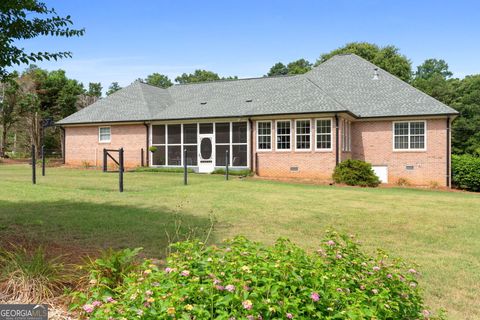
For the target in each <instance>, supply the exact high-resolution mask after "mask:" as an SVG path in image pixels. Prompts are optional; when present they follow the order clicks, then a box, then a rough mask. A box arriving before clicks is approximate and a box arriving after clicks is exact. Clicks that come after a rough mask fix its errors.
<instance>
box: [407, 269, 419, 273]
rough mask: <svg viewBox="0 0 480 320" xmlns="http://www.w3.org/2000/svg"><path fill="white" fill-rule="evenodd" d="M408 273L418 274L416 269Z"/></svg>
mask: <svg viewBox="0 0 480 320" xmlns="http://www.w3.org/2000/svg"><path fill="white" fill-rule="evenodd" d="M408 272H410V273H413V274H415V273H417V270H415V269H409V270H408Z"/></svg>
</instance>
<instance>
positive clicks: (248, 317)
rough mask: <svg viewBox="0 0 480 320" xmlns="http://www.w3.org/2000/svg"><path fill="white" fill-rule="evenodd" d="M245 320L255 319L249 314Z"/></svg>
mask: <svg viewBox="0 0 480 320" xmlns="http://www.w3.org/2000/svg"><path fill="white" fill-rule="evenodd" d="M247 319H248V320H255V317H254V316H252V315H251V314H249V315H248V316H247Z"/></svg>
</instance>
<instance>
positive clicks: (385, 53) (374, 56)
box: [316, 42, 412, 82]
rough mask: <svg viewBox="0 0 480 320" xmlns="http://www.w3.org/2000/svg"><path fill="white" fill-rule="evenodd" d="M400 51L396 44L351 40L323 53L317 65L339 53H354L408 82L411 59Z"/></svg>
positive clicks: (410, 74) (410, 75)
mask: <svg viewBox="0 0 480 320" xmlns="http://www.w3.org/2000/svg"><path fill="white" fill-rule="evenodd" d="M399 51H400V50H399V49H398V48H397V47H395V46H385V47H380V46H378V45H376V44H373V43H368V42H351V43H347V44H346V45H344V46H343V47H340V48H338V49H335V50H333V51H330V52H329V53H324V54H322V55H321V56H320V58H319V59H318V60H317V62H316V65H318V64H320V63H322V62H325V61H326V60H328V59H330V58H331V57H333V56H334V55H337V54H342V53H343V54H345V53H354V54H356V55H358V56H360V57H362V58H364V59H366V60H368V61H370V62H371V63H373V64H375V65H377V66H379V67H380V68H382V69H384V70H386V71H388V72H390V73H391V74H393V75H395V76H397V77H399V78H400V79H402V80H403V81H407V82H408V81H410V79H411V78H412V65H411V62H410V60H408V59H407V57H405V56H404V55H402V54H400V52H399Z"/></svg>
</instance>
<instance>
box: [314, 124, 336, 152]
mask: <svg viewBox="0 0 480 320" xmlns="http://www.w3.org/2000/svg"><path fill="white" fill-rule="evenodd" d="M314 120H315V151H320V152H322V151H323V152H331V151H332V150H333V118H315V119H314ZM317 120H330V148H317V139H318V131H317ZM322 135H325V134H322Z"/></svg>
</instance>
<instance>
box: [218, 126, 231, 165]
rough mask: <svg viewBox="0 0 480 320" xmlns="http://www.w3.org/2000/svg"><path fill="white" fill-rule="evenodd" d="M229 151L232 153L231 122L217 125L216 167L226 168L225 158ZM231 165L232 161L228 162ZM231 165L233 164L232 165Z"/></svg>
mask: <svg viewBox="0 0 480 320" xmlns="http://www.w3.org/2000/svg"><path fill="white" fill-rule="evenodd" d="M227 151H228V152H229V158H230V153H231V152H232V150H231V148H230V122H218V123H215V165H216V166H225V165H226V161H225V159H226V158H225V157H226V155H227ZM228 162H229V163H230V161H228ZM230 165H231V163H230Z"/></svg>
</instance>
